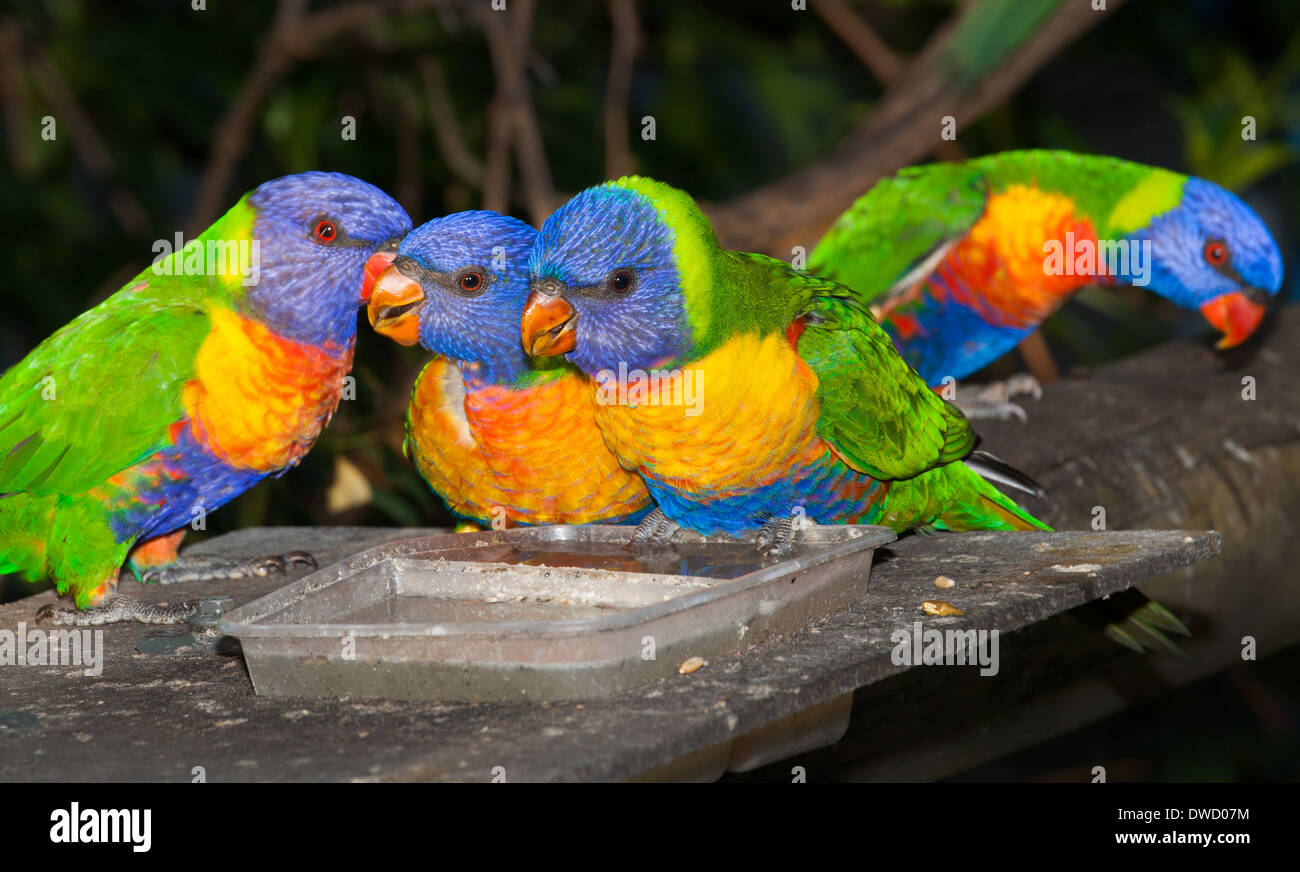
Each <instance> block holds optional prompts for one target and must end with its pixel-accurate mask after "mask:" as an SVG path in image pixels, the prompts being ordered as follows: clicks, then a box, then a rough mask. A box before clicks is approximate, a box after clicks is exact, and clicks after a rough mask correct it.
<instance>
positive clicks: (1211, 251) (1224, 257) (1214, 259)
mask: <svg viewBox="0 0 1300 872" xmlns="http://www.w3.org/2000/svg"><path fill="white" fill-rule="evenodd" d="M1205 261H1206V263H1208V264H1209V265H1210V266H1223V265H1224V264H1225V263H1227V262H1228V246H1226V245H1224V244H1223V243H1222V242H1220V241H1219V240H1217V239H1211V240H1210V241H1209V242H1207V243H1205Z"/></svg>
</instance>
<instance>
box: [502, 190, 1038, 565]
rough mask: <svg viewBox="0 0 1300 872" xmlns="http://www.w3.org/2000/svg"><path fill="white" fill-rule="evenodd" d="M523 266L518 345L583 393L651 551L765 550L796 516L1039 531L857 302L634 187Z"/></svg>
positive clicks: (551, 235)
mask: <svg viewBox="0 0 1300 872" xmlns="http://www.w3.org/2000/svg"><path fill="white" fill-rule="evenodd" d="M530 267H531V275H532V293H531V295H530V296H529V299H528V302H527V306H526V309H525V311H524V316H523V319H522V337H523V343H524V347H525V348H526V349H528V350H529V351H530V352H531V353H533V354H539V355H555V354H567V355H568V358H569V359H570V360H571V361H573V362H574V363H576V364H577V365H578V367H579V368H580V369H581V370H582V371H583V372H584V373H586V374H587V375H588V376H590V377H591V378H592V379H593V380H594V381H595V385H594V386H593V390H594V391H595V393H596V403H597V404H596V416H595V419H596V423H597V425H598V426H599V427H600V429H601V432H602V433H603V434H604V437H605V442H606V443H607V444H608V445H609V447H610V448H611V449H612V450H613V451H614V453H615V454H616V455H617V456H618V459H619V461H620V462H621V463H622V464H623V465H624V466H626V467H628V468H630V469H635V470H636V471H637V472H638V473H640V474H641V476H642V477H643V478H644V479H645V481H646V484H647V486H648V487H649V490H650V493H651V495H652V496H653V497H654V499H655V501H656V503H657V504H658V506H659V508H660V509H661V510H662V514H660V513H655V514H654V515H652V516H651V517H650V518H647V521H646V523H645V524H643V532H647V534H648V535H654V536H656V537H658V536H660V535H661V534H660V533H659V532H658V531H655V532H654V533H648V531H649V530H650V528H651V527H652V526H653V525H655V524H662V521H663V519H664V518H666V519H667V520H669V521H671V522H674V523H675V524H677V525H681V526H684V527H687V528H689V529H692V530H696V531H699V532H701V533H706V534H715V533H724V534H731V535H738V534H745V533H753V532H755V531H761V532H762V534H763V535H764V536H768V537H771V542H772V545H773V546H774V547H775V549H777V550H780V549H781V548H782V546H783V543H782V541H781V540H782V539H783V538H788V536H789V532H788V530H787V529H786V528H785V527H783V526H782V523H781V520H782V519H788V518H790V517H791V514H792V512H797V511H799V509H800V507H802V511H803V512H804V513H805V515H806V517H807V518H808V519H810V520H813V521H816V522H818V523H848V522H853V523H879V524H885V525H887V526H890V527H893V528H894V529H896V530H907V529H912V528H918V527H919V528H926V529H940V530H976V529H979V530H982V529H993V530H1029V529H1046V527H1045V525H1043V524H1042V523H1041V522H1040V521H1038V520H1036V519H1035V518H1033V517H1032V516H1031V515H1030V514H1029V513H1027V512H1025V511H1024V510H1023V509H1021V508H1020V507H1019V506H1017V505H1016V504H1015V503H1014V502H1013V501H1011V500H1010V499H1008V498H1007V497H1006V496H1004V495H1003V494H1002V493H1000V492H999V491H998V490H997V489H996V488H994V487H993V486H992V485H990V484H989V483H988V482H987V481H986V480H985V479H984V478H982V477H981V476H980V475H979V474H978V473H977V472H976V470H975V468H973V467H972V466H969V465H967V464H966V463H965V462H963V461H965V460H967V459H972V460H973V462H974V463H976V464H978V465H981V466H983V467H984V468H989V467H996V466H997V464H996V462H995V461H993V460H992V459H988V458H985V457H981V456H978V455H974V456H973V455H972V450H973V449H974V447H975V434H974V433H973V432H972V431H971V429H970V426H969V425H968V423H967V422H966V419H965V418H964V417H963V416H962V414H961V412H959V411H958V410H957V409H956V408H954V407H953V406H952V405H951V404H949V403H947V402H945V401H944V400H942V399H941V398H940V397H939V396H938V395H936V394H935V393H934V392H933V391H931V390H930V389H929V388H928V387H927V385H926V384H925V382H923V381H922V380H921V379H920V378H918V377H917V375H916V373H915V372H913V371H912V370H911V369H910V368H909V367H908V366H907V364H906V363H904V362H903V360H902V358H900V357H899V356H898V353H897V352H896V351H895V350H894V347H893V344H892V343H891V342H890V339H889V336H888V335H887V334H886V333H885V332H884V331H883V330H882V329H881V328H880V326H879V325H878V324H876V322H875V321H874V320H873V319H872V317H871V315H870V313H869V312H868V310H867V307H866V304H865V303H864V302H863V300H862V298H861V295H860V294H858V293H857V292H855V291H854V290H851V289H850V288H847V287H844V286H843V285H838V284H835V283H833V282H830V281H827V280H825V279H822V278H819V277H817V276H815V275H812V274H811V273H807V272H801V271H798V270H795V269H792V268H791V267H790V266H789V265H788V264H786V263H784V262H782V261H779V260H776V259H774V258H770V257H765V256H762V255H757V254H743V253H740V252H733V251H728V250H726V249H723V248H722V247H721V246H720V245H719V243H718V241H717V238H716V237H715V236H714V233H713V229H712V227H711V225H710V224H709V222H708V220H707V219H706V218H705V217H704V215H703V214H702V213H701V212H700V211H699V209H698V207H697V206H696V205H695V202H694V201H693V200H692V199H691V198H690V197H689V196H687V195H686V194H685V193H683V192H681V191H678V190H676V189H674V188H671V187H669V186H667V185H664V184H661V183H658V182H654V181H651V180H649V179H644V178H638V177H629V178H624V179H620V180H619V181H617V182H611V183H607V184H605V185H601V186H600V187H597V188H592V189H590V190H588V191H585V192H583V193H581V194H579V195H578V196H577V197H575V198H574V199H573V200H571V201H569V203H567V204H566V205H565V206H563V207H561V208H560V209H559V210H558V211H557V212H556V213H555V214H554V215H552V216H551V218H550V219H549V220H548V221H547V222H546V224H545V226H544V227H543V228H542V230H541V232H540V234H539V235H538V238H537V242H536V244H535V245H534V246H533V250H532V255H531V259H530ZM692 392H693V393H694V398H695V400H697V401H698V402H684V401H683V400H685V399H686V398H687V397H688V396H689V395H690V394H691V393H692ZM1001 472H1002V473H1003V474H1004V475H1006V476H1007V477H1008V478H1011V479H1012V480H1015V479H1017V476H1016V475H1015V473H1014V471H1010V470H1007V469H1005V468H1003V469H1002V470H1001ZM1019 480H1020V481H1021V483H1023V479H1022V478H1021V479H1019ZM784 544H788V542H787V543H784Z"/></svg>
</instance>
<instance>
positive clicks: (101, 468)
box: [0, 273, 210, 494]
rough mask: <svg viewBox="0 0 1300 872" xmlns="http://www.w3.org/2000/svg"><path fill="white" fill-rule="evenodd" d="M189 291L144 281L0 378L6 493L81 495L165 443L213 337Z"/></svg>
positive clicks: (1, 476) (176, 284)
mask: <svg viewBox="0 0 1300 872" xmlns="http://www.w3.org/2000/svg"><path fill="white" fill-rule="evenodd" d="M191 281H192V280H191ZM141 282H144V283H145V284H144V285H141ZM184 285H185V282H183V281H179V280H176V279H171V278H163V279H159V278H157V277H154V276H152V275H151V274H149V273H145V274H142V277H141V278H140V279H139V280H137V282H136V283H135V284H134V285H132V286H131V287H129V288H127V289H125V290H123V291H120V292H118V293H117V294H115V295H113V296H112V297H110V298H109V299H108V300H105V301H104V302H103V303H101V304H100V305H99V306H97V307H95V308H94V309H91V310H90V311H88V312H86V313H84V314H83V315H81V316H80V317H78V318H76V319H75V320H73V321H72V322H71V323H69V324H68V325H67V326H65V327H63V328H62V329H61V330H59V331H58V332H57V333H55V334H54V335H52V336H51V337H50V338H49V339H47V340H45V342H43V343H42V344H41V345H40V346H39V347H37V348H36V349H35V350H34V351H33V352H32V353H31V354H30V355H28V356H27V358H26V359H24V360H23V361H22V362H20V363H18V364H17V365H15V366H14V367H13V368H11V369H10V370H8V371H7V372H5V373H4V374H3V376H0V494H10V493H19V492H27V493H33V494H49V493H57V494H77V493H81V492H83V491H85V490H87V489H89V488H93V487H95V486H96V485H99V484H101V483H103V482H104V481H105V480H106V479H108V478H109V477H111V476H112V475H114V474H116V473H118V472H120V471H122V470H123V469H126V468H127V467H130V466H132V465H134V464H135V463H138V462H139V461H141V460H143V459H145V458H146V457H148V456H149V455H151V454H152V453H154V452H155V451H157V450H158V449H159V448H160V447H162V446H163V445H165V444H166V442H167V441H168V429H169V428H170V427H171V425H172V424H173V423H175V422H176V421H177V420H179V419H180V418H181V417H182V416H183V414H184V412H183V407H182V399H181V397H182V388H183V386H184V384H185V382H187V381H188V380H190V379H191V378H193V377H194V370H195V358H196V355H197V350H198V346H199V345H200V344H202V342H203V339H204V337H205V336H206V335H207V334H208V332H209V329H210V322H209V319H208V315H207V313H206V312H205V310H204V309H203V308H202V306H201V305H200V304H199V302H198V300H197V298H196V296H195V294H194V293H192V292H191V293H186V289H185V288H184Z"/></svg>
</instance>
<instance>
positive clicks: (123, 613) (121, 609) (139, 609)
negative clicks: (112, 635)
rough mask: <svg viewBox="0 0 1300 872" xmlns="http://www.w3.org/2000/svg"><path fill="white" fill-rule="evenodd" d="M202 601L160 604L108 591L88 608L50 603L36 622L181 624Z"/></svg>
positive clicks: (85, 625)
mask: <svg viewBox="0 0 1300 872" xmlns="http://www.w3.org/2000/svg"><path fill="white" fill-rule="evenodd" d="M198 608H199V607H198V603H196V602H186V603H181V604H180V605H178V606H159V605H154V604H153V603H146V602H141V601H140V600H138V599H134V598H133V597H129V596H125V595H123V594H120V593H117V592H116V591H114V592H113V593H110V594H108V595H107V596H105V597H104V599H103V600H101V601H100V603H99V605H97V606H91V607H90V608H88V609H80V610H78V609H64V608H59V607H57V606H55V605H54V604H53V603H46V604H45V605H43V606H41V607H40V609H39V610H38V611H37V612H36V623H37V624H45V623H50V624H53V625H54V626H56V627H99V626H102V625H104V624H120V623H124V622H127V621H136V622H138V623H141V624H181V623H184V622H185V621H186V619H188V618H191V617H193V616H194V615H195V614H197V613H198Z"/></svg>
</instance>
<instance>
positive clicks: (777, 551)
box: [754, 517, 803, 560]
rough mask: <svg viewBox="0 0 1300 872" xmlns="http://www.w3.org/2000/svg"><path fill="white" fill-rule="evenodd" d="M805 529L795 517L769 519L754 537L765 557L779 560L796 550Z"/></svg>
mask: <svg viewBox="0 0 1300 872" xmlns="http://www.w3.org/2000/svg"><path fill="white" fill-rule="evenodd" d="M802 533H803V528H802V526H800V524H799V522H798V520H797V519H795V518H793V517H783V518H768V519H767V520H766V521H765V522H764V523H763V526H762V527H761V528H760V529H759V531H758V535H757V536H755V537H754V544H755V545H756V546H757V547H758V551H759V553H760V554H762V555H763V556H764V557H767V558H769V559H774V560H775V559H778V558H781V557H785V556H786V555H787V554H789V553H790V552H791V551H793V550H794V545H795V543H796V542H798V541H799V537H800V535H802Z"/></svg>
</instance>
